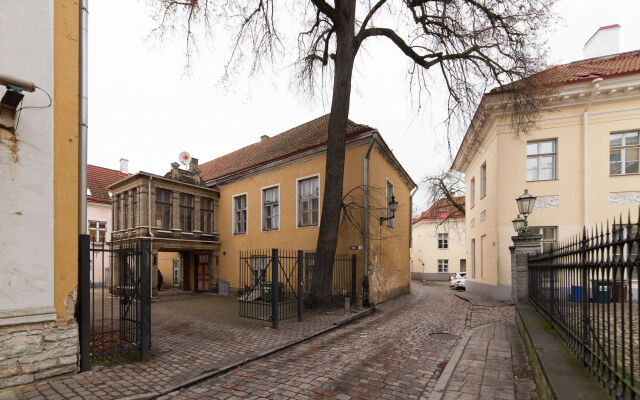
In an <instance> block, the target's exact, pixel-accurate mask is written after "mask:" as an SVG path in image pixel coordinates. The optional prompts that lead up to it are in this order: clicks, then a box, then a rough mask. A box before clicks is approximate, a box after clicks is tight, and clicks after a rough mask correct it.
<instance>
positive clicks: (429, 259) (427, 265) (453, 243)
mask: <svg viewBox="0 0 640 400" xmlns="http://www.w3.org/2000/svg"><path fill="white" fill-rule="evenodd" d="M464 228H465V225H464V220H461V221H447V222H445V223H443V224H440V223H439V222H438V221H419V222H417V223H415V224H414V225H413V227H412V230H413V234H412V235H413V236H412V237H413V247H412V249H411V262H412V270H411V272H420V273H428V274H437V273H438V260H449V271H448V272H447V273H444V275H446V276H449V275H451V273H452V272H460V264H461V262H460V260H465V263H466V262H467V260H466V257H467V254H466V251H465V230H464ZM438 233H448V234H449V236H448V244H449V246H448V248H447V249H439V248H438Z"/></svg>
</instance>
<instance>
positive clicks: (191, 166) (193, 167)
mask: <svg viewBox="0 0 640 400" xmlns="http://www.w3.org/2000/svg"><path fill="white" fill-rule="evenodd" d="M196 169H198V159H197V158H195V157H191V161H190V162H189V171H191V172H195V170H196Z"/></svg>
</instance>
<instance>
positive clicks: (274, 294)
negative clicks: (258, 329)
mask: <svg viewBox="0 0 640 400" xmlns="http://www.w3.org/2000/svg"><path fill="white" fill-rule="evenodd" d="M278 269H279V266H278V249H271V320H272V324H273V325H272V327H273V329H278Z"/></svg>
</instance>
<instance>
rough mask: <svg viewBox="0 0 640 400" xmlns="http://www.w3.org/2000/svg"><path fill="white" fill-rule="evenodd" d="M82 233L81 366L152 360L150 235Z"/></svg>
mask: <svg viewBox="0 0 640 400" xmlns="http://www.w3.org/2000/svg"><path fill="white" fill-rule="evenodd" d="M92 239H93V240H94V241H90V237H89V235H80V263H79V267H80V271H79V282H80V285H79V288H80V289H79V292H80V299H79V305H80V310H79V311H80V318H79V320H80V369H81V370H82V371H87V370H89V369H90V368H91V364H92V363H97V362H101V363H104V362H114V361H118V360H127V359H129V360H130V359H135V360H142V361H147V360H148V359H149V350H150V347H151V241H150V239H140V240H124V241H117V242H110V243H104V242H96V241H95V240H96V239H98V240H99V239H100V238H99V237H93V238H92Z"/></svg>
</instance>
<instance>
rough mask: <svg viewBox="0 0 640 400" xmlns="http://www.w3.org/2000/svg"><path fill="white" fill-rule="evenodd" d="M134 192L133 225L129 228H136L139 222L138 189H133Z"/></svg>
mask: <svg viewBox="0 0 640 400" xmlns="http://www.w3.org/2000/svg"><path fill="white" fill-rule="evenodd" d="M131 193H132V197H131V198H132V199H133V200H132V201H133V206H132V207H131V225H129V228H135V227H136V226H137V224H138V221H137V220H136V217H137V216H138V189H133V191H132V192H131Z"/></svg>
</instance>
